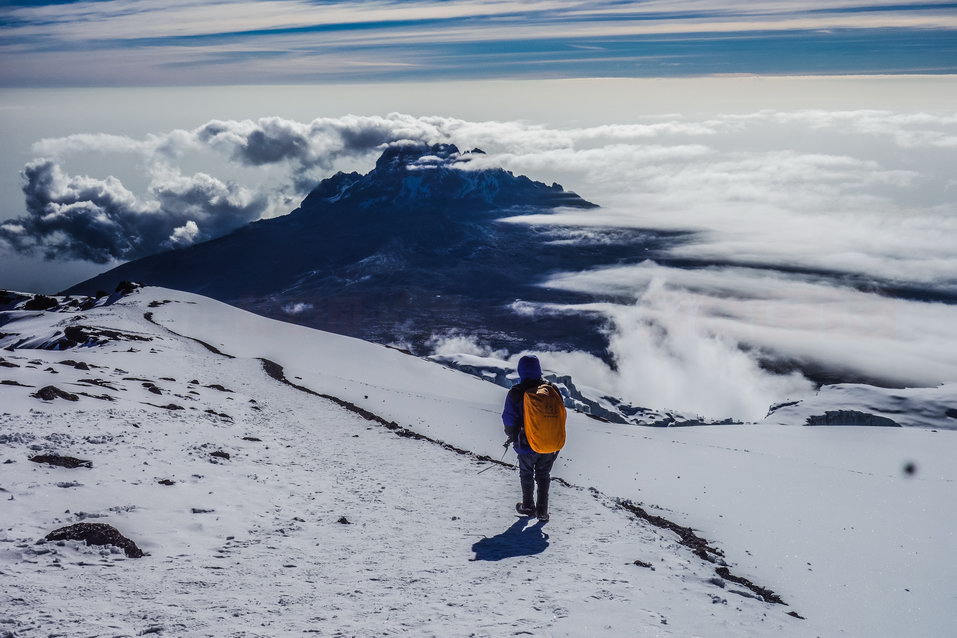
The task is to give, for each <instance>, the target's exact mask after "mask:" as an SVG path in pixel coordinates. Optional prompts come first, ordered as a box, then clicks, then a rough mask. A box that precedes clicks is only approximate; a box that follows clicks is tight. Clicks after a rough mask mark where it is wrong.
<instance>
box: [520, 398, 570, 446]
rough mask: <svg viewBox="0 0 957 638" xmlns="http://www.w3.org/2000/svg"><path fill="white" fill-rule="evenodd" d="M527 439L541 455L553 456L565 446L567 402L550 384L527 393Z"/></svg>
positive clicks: (525, 403)
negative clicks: (553, 453) (552, 454)
mask: <svg viewBox="0 0 957 638" xmlns="http://www.w3.org/2000/svg"><path fill="white" fill-rule="evenodd" d="M524 405H525V438H526V439H528V445H529V447H531V448H532V449H533V450H535V451H536V452H538V453H539V454H551V453H552V452H557V451H559V450H560V449H562V446H564V445H565V402H564V401H562V395H561V394H559V392H558V390H557V389H556V388H555V386H553V385H552V384H550V383H543V384H541V385H540V386H538V387H537V388H535V389H532V390H526V391H525V402H524Z"/></svg>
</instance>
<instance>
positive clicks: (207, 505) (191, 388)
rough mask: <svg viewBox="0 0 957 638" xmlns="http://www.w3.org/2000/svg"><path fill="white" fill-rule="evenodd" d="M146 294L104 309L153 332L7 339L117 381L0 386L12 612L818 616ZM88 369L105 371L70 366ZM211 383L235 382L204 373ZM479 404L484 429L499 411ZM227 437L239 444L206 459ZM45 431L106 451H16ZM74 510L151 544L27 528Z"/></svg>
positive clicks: (135, 628)
mask: <svg viewBox="0 0 957 638" xmlns="http://www.w3.org/2000/svg"><path fill="white" fill-rule="evenodd" d="M163 292H166V291H163ZM169 307H170V306H164V309H165V308H169ZM181 307H182V306H181ZM179 309H180V308H177V310H179ZM142 310H143V308H142V307H141V306H140V305H139V304H137V305H133V304H130V305H128V306H121V305H117V306H112V307H110V308H106V309H102V310H100V311H97V312H96V313H95V314H96V321H97V325H107V326H109V327H112V328H115V329H124V330H130V331H135V332H138V333H140V334H147V335H151V336H152V337H153V340H152V341H151V342H148V343H136V344H132V346H133V347H134V348H135V349H137V350H138V352H127V351H126V350H127V349H128V347H129V346H130V345H131V344H129V343H112V344H109V345H107V346H102V347H99V348H92V349H76V350H71V351H67V352H54V351H46V350H18V351H16V352H14V353H7V352H5V353H4V355H5V359H6V360H7V361H10V362H12V363H14V364H15V365H18V366H20V367H18V368H4V369H3V370H2V372H0V377H2V378H3V379H15V380H17V381H18V382H20V383H23V384H26V385H32V386H37V387H41V386H43V385H47V384H51V383H52V384H54V385H56V386H57V387H60V388H61V389H65V390H67V391H69V392H77V391H84V392H88V393H90V394H97V395H101V394H109V395H111V396H113V397H114V398H115V401H112V402H110V401H106V400H103V399H96V398H91V397H87V396H81V397H80V399H79V401H77V402H76V403H71V402H66V401H63V400H59V399H57V400H55V401H53V402H43V401H40V400H38V399H35V398H32V397H30V396H29V394H30V393H31V392H33V391H34V389H33V388H23V387H18V386H6V385H4V386H0V401H2V405H3V408H2V409H0V433H2V435H0V436H2V438H0V443H2V446H0V455H2V459H3V461H7V460H12V461H14V462H13V463H3V462H0V487H2V488H3V489H4V490H5V491H4V492H0V498H2V499H3V500H0V503H2V505H0V513H2V515H0V520H2V521H3V522H2V524H0V525H2V527H0V581H2V583H3V587H2V591H3V593H2V594H0V622H2V624H0V631H12V632H14V633H15V635H17V636H21V635H22V636H33V635H37V636H40V635H42V636H47V635H51V634H57V633H61V634H64V635H104V634H105V635H138V634H141V633H142V632H156V633H157V634H159V635H167V634H168V635H191V636H192V635H210V636H223V635H228V636H280V635H301V634H303V633H306V632H310V633H315V634H317V635H330V636H333V635H340V636H368V635H412V636H422V635H437V636H458V635H461V636H472V635H474V636H501V635H516V634H519V635H520V634H523V633H525V634H531V635H549V636H590V635H595V636H599V635H647V636H711V635H770V634H775V635H779V634H781V633H782V632H786V633H788V634H789V635H794V633H795V632H796V631H797V632H804V631H805V629H806V628H805V627H804V626H802V623H801V621H798V620H795V619H792V618H789V617H787V616H786V615H785V611H786V608H784V607H781V606H776V605H770V604H767V603H763V602H760V601H758V600H754V599H752V598H746V597H744V596H742V595H740V594H735V593H732V592H731V591H730V590H740V589H741V588H739V587H737V586H735V585H733V584H728V586H727V589H721V588H719V587H717V586H715V585H714V584H711V583H709V582H708V579H709V578H712V577H713V566H712V565H710V564H707V563H704V562H703V561H701V560H700V559H698V558H697V557H695V556H693V555H692V554H691V553H690V551H689V550H688V549H687V548H685V547H683V546H681V545H679V544H678V543H677V542H676V540H675V537H674V535H673V534H672V533H670V532H666V531H661V530H659V529H657V528H654V527H651V526H649V525H647V524H645V523H643V522H640V521H637V520H636V519H634V518H633V517H632V516H630V515H629V514H628V513H626V512H624V511H623V510H621V509H616V508H615V507H614V503H613V502H612V501H611V500H610V499H609V498H607V497H605V496H602V495H598V496H596V495H595V494H593V493H592V492H590V491H588V490H583V489H572V488H564V487H562V486H561V485H557V484H556V485H554V486H553V492H552V507H551V509H552V514H553V520H552V522H550V523H548V524H547V525H544V526H542V525H536V524H535V521H534V520H527V519H522V518H519V517H517V516H516V515H515V514H514V512H513V510H512V507H513V505H514V502H515V500H516V499H517V494H518V481H517V476H516V475H515V473H514V471H511V470H508V469H506V468H500V467H493V468H492V469H490V470H489V471H486V472H483V473H482V474H477V472H478V471H479V470H481V469H484V468H485V467H488V465H487V464H484V463H481V462H478V461H476V460H474V459H473V458H472V457H469V456H464V455H459V454H455V453H454V452H450V451H448V450H444V449H442V448H440V447H439V446H436V445H433V444H430V443H428V442H424V441H418V440H414V439H408V438H402V437H398V436H396V435H395V434H393V433H392V432H390V431H389V430H387V429H385V428H383V427H381V426H379V425H377V424H374V423H372V422H369V421H367V420H365V419H363V418H361V417H360V416H358V415H356V414H353V413H351V412H348V411H346V410H344V409H342V408H340V407H338V406H336V405H334V404H332V403H330V402H328V401H325V400H322V399H319V398H316V397H313V396H310V395H307V394H305V393H302V392H300V391H298V390H295V389H293V388H291V387H289V386H286V385H282V384H280V383H278V382H276V381H274V380H272V379H270V378H269V377H268V376H266V374H265V373H264V372H263V369H262V366H261V364H260V362H259V361H257V360H255V359H251V358H237V359H226V358H224V357H220V356H217V355H215V354H212V353H211V352H209V351H207V350H206V349H205V348H203V347H202V346H200V345H198V344H196V343H195V342H193V341H190V340H189V339H186V338H181V337H176V336H174V335H172V334H169V333H165V332H164V331H163V330H162V329H161V328H158V327H155V326H152V325H151V324H148V323H146V322H144V321H143V320H141V319H138V316H139V315H141V314H142ZM160 310H162V309H160ZM157 312H159V311H157ZM90 314H93V313H90ZM54 318H56V317H54ZM47 319H49V317H47ZM37 321H39V318H38V319H37ZM179 328H183V326H179ZM174 329H176V328H174ZM207 336H208V335H207ZM268 354H275V353H268ZM65 360H77V361H83V362H85V363H88V364H93V365H99V366H104V367H103V368H93V369H91V370H87V371H83V370H77V369H75V368H74V367H73V366H70V365H62V364H61V363H59V362H62V361H65ZM30 361H38V362H40V363H37V364H31V363H30ZM410 361H412V359H411V358H410ZM29 366H34V367H29ZM47 368H49V369H53V370H56V373H51V372H47V371H45V370H46V369H47ZM443 372H445V371H443ZM289 374H291V373H290V371H288V370H287V375H289ZM164 377H165V378H166V379H167V380H164V379H163V378H164ZM90 378H95V379H102V380H103V381H105V382H107V383H108V384H109V385H111V386H112V388H114V389H112V390H111V389H108V388H105V387H103V386H95V387H93V386H90V385H89V384H81V383H79V381H80V380H81V379H90ZM465 378H466V379H467V377H465ZM130 379H133V380H130ZM168 379H174V380H172V381H171V380H168ZM193 379H195V380H198V381H199V383H198V384H193V383H190V381H191V380H193ZM144 380H147V381H144ZM146 382H152V383H154V385H155V386H156V387H157V388H159V389H160V392H161V393H162V394H159V395H157V394H155V393H154V392H151V391H150V390H148V389H147V388H146V387H144V386H143V383H146ZM297 383H303V384H306V385H308V381H306V380H299V381H297ZM214 384H218V385H220V386H222V387H224V388H226V389H227V390H231V392H229V391H224V390H220V389H214V388H210V387H207V386H210V385H214ZM250 399H253V400H254V401H255V403H252V402H250ZM146 403H152V404H154V405H168V404H169V403H175V404H178V405H182V406H183V407H184V409H183V410H167V409H164V408H161V407H154V406H153V405H146ZM194 408H195V409H194ZM205 410H212V411H213V412H215V413H217V414H210V413H207V412H205ZM223 414H228V415H229V418H227V417H224V416H221V415H223ZM486 426H487V434H488V436H490V437H491V438H493V439H495V438H496V437H497V434H498V430H499V427H498V424H497V422H495V421H494V420H492V421H491V422H490V423H487V424H486ZM246 436H252V437H256V438H260V439H261V441H260V442H256V441H246V440H243V437H246ZM217 450H222V451H225V452H227V453H229V454H230V456H231V458H230V459H229V460H225V459H217V458H215V457H211V456H210V452H213V451H217ZM44 452H57V453H60V454H68V455H71V456H76V457H79V458H83V459H90V460H92V461H93V465H94V466H93V468H92V469H82V468H81V469H74V470H68V469H63V468H56V467H51V466H46V465H39V464H35V463H31V462H29V461H28V460H27V457H29V456H31V455H33V454H36V453H44ZM497 456H500V450H499V454H496V457H497ZM163 479H170V480H173V481H175V484H174V485H171V486H166V485H161V484H159V483H158V481H159V480H163ZM73 482H76V483H79V484H78V485H73V486H71V487H60V486H58V485H57V484H58V483H60V484H67V483H73ZM340 517H346V518H347V519H348V521H349V524H345V523H340V522H338V521H339V519H340ZM81 520H86V521H92V522H106V523H110V524H112V525H114V526H116V527H117V528H118V529H119V530H120V531H121V532H122V533H124V534H125V535H127V536H128V537H130V538H131V539H133V540H134V541H135V542H137V543H138V544H139V546H140V547H141V548H142V549H143V550H144V551H146V552H148V553H149V554H150V555H149V556H147V557H145V558H142V559H135V560H134V559H127V558H126V557H125V556H124V555H123V554H122V553H115V552H112V551H111V550H110V549H109V548H102V547H100V548H95V547H87V546H85V545H81V544H79V543H75V542H71V543H65V544H64V545H62V546H58V545H55V544H52V543H47V544H42V545H36V544H35V541H36V540H37V539H39V538H42V536H44V535H45V534H46V533H48V532H49V531H52V530H53V529H56V528H58V527H61V526H64V525H68V524H72V523H74V522H78V521H81ZM477 544H478V545H477ZM476 559H478V560H476ZM496 559H497V560H496ZM635 559H640V560H642V561H646V562H648V563H651V564H652V565H653V566H654V567H655V570H654V571H652V570H650V569H647V568H642V567H638V566H636V565H634V564H633V561H634V560H635Z"/></svg>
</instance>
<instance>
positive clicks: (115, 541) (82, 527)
mask: <svg viewBox="0 0 957 638" xmlns="http://www.w3.org/2000/svg"><path fill="white" fill-rule="evenodd" d="M44 540H47V541H85V542H86V544H87V545H114V546H116V547H119V548H120V549H122V550H123V551H124V552H125V553H126V555H127V556H128V557H130V558H142V557H143V556H145V554H144V553H143V550H141V549H140V548H139V547H137V546H136V543H134V542H133V541H131V540H130V539H128V538H127V537H125V536H123V535H122V534H120V532H119V531H118V530H117V529H116V528H115V527H113V526H112V525H107V524H106V523H77V524H75V525H70V526H68V527H61V528H60V529H58V530H54V531H52V532H50V533H49V534H47V535H46V537H44Z"/></svg>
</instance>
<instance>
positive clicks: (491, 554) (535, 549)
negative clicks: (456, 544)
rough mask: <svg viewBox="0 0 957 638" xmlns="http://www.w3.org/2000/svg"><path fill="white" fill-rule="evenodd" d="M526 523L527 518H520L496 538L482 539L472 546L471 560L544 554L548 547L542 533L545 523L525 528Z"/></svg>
mask: <svg viewBox="0 0 957 638" xmlns="http://www.w3.org/2000/svg"><path fill="white" fill-rule="evenodd" d="M527 523H528V518H520V519H518V520H517V521H515V523H514V524H513V525H512V526H511V527H509V528H508V529H507V530H505V531H504V532H502V533H501V534H499V535H498V536H492V537H490V538H489V537H486V538H483V539H482V540H480V541H478V542H477V543H475V544H474V545H472V551H473V552H475V558H473V559H472V560H502V559H503V558H514V557H516V556H532V555H534V554H541V553H542V552H544V551H545V548H546V547H548V534H546V533H545V532H543V531H542V527H543V526H544V525H545V523H543V522H542V521H538V522H537V523H535V524H534V525H531V526H529V527H527V528H526V527H525V525H526V524H527Z"/></svg>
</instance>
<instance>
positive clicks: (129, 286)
mask: <svg viewBox="0 0 957 638" xmlns="http://www.w3.org/2000/svg"><path fill="white" fill-rule="evenodd" d="M142 287H143V286H142V285H140V284H138V283H135V282H133V281H121V282H120V283H118V284H116V292H118V293H120V294H121V295H128V294H130V293H131V292H134V291H136V290H139V289H140V288H142Z"/></svg>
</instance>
